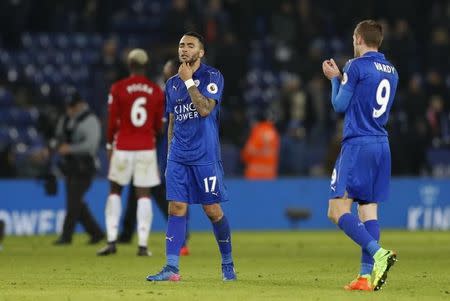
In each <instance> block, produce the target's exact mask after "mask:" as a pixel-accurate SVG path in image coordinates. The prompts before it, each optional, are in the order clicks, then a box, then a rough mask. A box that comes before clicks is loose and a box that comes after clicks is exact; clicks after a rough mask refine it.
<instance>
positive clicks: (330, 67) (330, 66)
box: [322, 59, 342, 80]
mask: <svg viewBox="0 0 450 301" xmlns="http://www.w3.org/2000/svg"><path fill="white" fill-rule="evenodd" d="M322 71H323V74H324V75H325V76H326V77H327V78H328V79H330V80H331V79H332V78H333V77H336V76H337V77H339V78H341V76H342V75H341V71H339V68H338V66H337V65H336V62H335V61H334V60H333V59H329V60H325V61H323V63H322Z"/></svg>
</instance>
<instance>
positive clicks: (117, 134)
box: [97, 49, 164, 256]
mask: <svg viewBox="0 0 450 301" xmlns="http://www.w3.org/2000/svg"><path fill="white" fill-rule="evenodd" d="M147 62H148V56H147V53H146V52H145V51H144V50H142V49H134V50H132V51H131V52H130V53H129V55H128V67H129V70H130V73H131V74H130V76H129V77H127V78H125V79H122V80H120V81H118V82H116V83H114V84H113V85H112V86H111V91H110V94H109V97H108V112H109V114H108V130H107V145H106V148H107V150H108V158H109V159H110V166H109V173H108V179H109V181H110V193H109V196H108V199H107V201H106V208H105V219H106V231H107V237H108V245H107V246H106V247H104V248H102V249H101V250H99V251H98V252H97V255H100V256H105V255H110V254H114V253H116V251H117V250H116V240H117V235H118V227H119V219H120V215H121V211H122V208H121V192H122V187H123V186H125V185H128V184H129V183H130V180H131V178H132V177H133V185H134V189H135V191H136V196H137V198H138V205H137V229H138V247H139V249H138V255H139V256H150V255H151V252H149V251H148V249H147V241H148V235H149V233H150V227H151V223H152V219H153V212H152V205H151V202H150V188H151V187H154V186H157V185H159V184H160V182H161V181H160V177H159V169H158V163H157V156H156V145H155V142H156V137H155V136H156V134H157V133H158V132H159V131H160V130H161V128H162V117H163V110H164V96H163V92H162V90H161V89H160V88H159V86H158V85H157V84H155V83H153V82H152V81H150V80H149V79H147V78H146V77H145V69H146V68H145V67H146V65H147Z"/></svg>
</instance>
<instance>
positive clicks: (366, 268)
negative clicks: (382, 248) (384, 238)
mask: <svg viewBox="0 0 450 301" xmlns="http://www.w3.org/2000/svg"><path fill="white" fill-rule="evenodd" d="M364 226H365V227H366V230H367V232H369V234H370V236H372V237H373V239H375V240H376V241H377V242H378V241H379V240H380V225H379V224H378V220H376V219H374V220H370V221H366V222H364ZM361 253H362V254H361V270H360V272H359V274H360V275H367V274H371V273H372V269H373V257H372V256H370V254H369V253H368V252H367V251H365V250H364V249H362V252H361Z"/></svg>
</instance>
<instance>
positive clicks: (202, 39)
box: [183, 31, 205, 48]
mask: <svg viewBox="0 0 450 301" xmlns="http://www.w3.org/2000/svg"><path fill="white" fill-rule="evenodd" d="M183 36H190V37H194V38H197V39H198V41H199V42H200V44H201V45H202V48H205V38H203V36H202V35H201V34H199V33H198V32H195V31H188V32H186V33H185V34H184V35H183Z"/></svg>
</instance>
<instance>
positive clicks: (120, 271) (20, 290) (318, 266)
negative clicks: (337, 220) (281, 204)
mask: <svg viewBox="0 0 450 301" xmlns="http://www.w3.org/2000/svg"><path fill="white" fill-rule="evenodd" d="M55 238H56V237H55V236H36V237H7V238H6V240H5V242H4V250H3V251H1V252H0V301H6V300H8V301H13V300H14V301H15V300H95V301H100V300H183V301H188V300H223V301H228V300H239V301H246V300H324V301H331V300H333V301H335V300H389V301H392V300H420V301H423V300H450V233H449V232H391V231H388V232H383V233H382V243H383V245H384V246H386V247H387V248H393V249H395V250H397V251H398V258H399V261H398V262H397V263H396V265H395V266H394V267H393V268H392V270H391V272H390V274H389V277H388V281H387V284H386V286H385V287H383V290H381V291H379V292H369V293H368V292H346V291H344V290H343V289H342V287H343V285H344V284H346V283H347V282H348V281H350V280H351V279H352V278H354V276H355V275H356V274H357V272H358V269H359V256H360V251H359V250H358V248H357V247H356V245H355V244H354V243H353V242H352V241H350V240H349V239H347V238H346V237H345V236H344V235H343V234H342V233H340V232H338V231H327V232H303V231H299V232H235V233H233V248H234V259H235V264H236V270H237V272H238V281H236V282H229V283H223V282H222V280H221V275H220V257H219V252H218V249H217V246H216V242H215V240H214V238H213V235H212V233H203V232H201V233H192V236H191V241H190V249H191V255H190V256H188V257H183V258H182V259H181V275H182V281H181V282H179V283H173V282H169V283H167V282H165V283H161V282H159V283H150V282H147V281H146V280H145V277H146V276H147V275H148V274H149V273H155V272H158V271H159V269H160V268H161V267H162V266H163V264H164V235H163V233H152V234H151V238H150V249H151V250H152V251H153V257H150V258H141V257H137V256H136V255H135V253H136V244H135V243H133V244H132V245H119V250H118V253H117V254H116V255H114V256H110V257H101V258H100V257H97V256H96V255H95V252H96V250H97V249H98V248H99V247H100V245H98V246H87V245H86V244H85V242H86V241H87V237H86V236H85V235H78V236H76V237H75V240H74V242H73V244H72V245H71V246H64V247H54V246H52V245H51V242H52V240H54V239H55Z"/></svg>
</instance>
